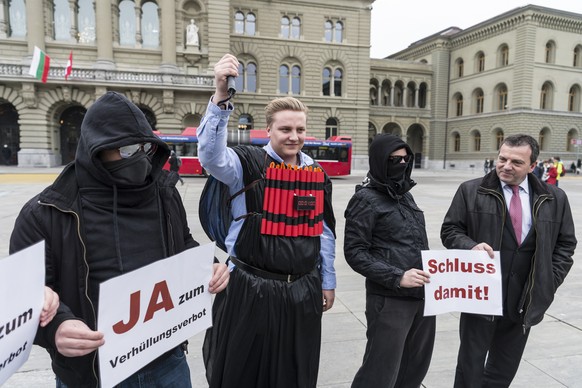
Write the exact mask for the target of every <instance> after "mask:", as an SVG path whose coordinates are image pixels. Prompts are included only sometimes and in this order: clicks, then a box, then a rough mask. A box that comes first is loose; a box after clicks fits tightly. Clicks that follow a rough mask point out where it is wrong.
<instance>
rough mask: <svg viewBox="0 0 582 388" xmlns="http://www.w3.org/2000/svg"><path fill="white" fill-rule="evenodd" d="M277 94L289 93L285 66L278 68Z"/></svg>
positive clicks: (287, 73) (287, 68)
mask: <svg viewBox="0 0 582 388" xmlns="http://www.w3.org/2000/svg"><path fill="white" fill-rule="evenodd" d="M279 93H282V94H288V93H289V67H288V66H287V65H281V66H279Z"/></svg>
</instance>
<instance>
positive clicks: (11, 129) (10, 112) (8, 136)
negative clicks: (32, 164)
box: [0, 103, 20, 165]
mask: <svg viewBox="0 0 582 388" xmlns="http://www.w3.org/2000/svg"><path fill="white" fill-rule="evenodd" d="M5 145H6V147H4V146H5ZM0 147H1V148H2V159H1V161H0V163H2V164H12V165H17V164H18V151H20V125H18V111H17V110H16V108H15V107H14V105H12V104H10V103H4V104H0ZM5 148H6V151H4V149H5Z"/></svg>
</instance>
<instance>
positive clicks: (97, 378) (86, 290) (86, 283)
mask: <svg viewBox="0 0 582 388" xmlns="http://www.w3.org/2000/svg"><path fill="white" fill-rule="evenodd" d="M38 204H39V205H42V206H50V207H53V208H55V209H57V210H58V211H60V212H61V213H66V214H72V215H73V216H75V219H76V220H77V237H79V242H80V243H81V246H82V247H83V262H84V263H85V269H86V274H85V298H87V300H88V301H89V305H90V306H91V312H92V313H93V326H94V327H97V314H96V313H95V306H94V305H93V301H91V298H89V295H88V294H87V292H88V290H89V263H88V262H87V247H86V246H85V242H84V241H83V237H82V236H81V219H80V217H79V214H77V213H76V212H75V211H73V210H64V209H61V208H59V207H58V206H57V205H54V204H52V203H46V202H41V201H40V200H39V201H38ZM96 361H97V350H96V351H95V352H94V354H93V362H91V368H92V370H93V377H95V380H96V381H97V385H96V387H99V376H97V371H96V370H95V362H96Z"/></svg>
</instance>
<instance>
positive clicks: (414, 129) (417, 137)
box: [406, 124, 424, 168]
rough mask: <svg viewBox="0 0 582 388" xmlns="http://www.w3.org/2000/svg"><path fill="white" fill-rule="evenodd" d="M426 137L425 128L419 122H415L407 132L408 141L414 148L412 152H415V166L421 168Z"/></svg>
mask: <svg viewBox="0 0 582 388" xmlns="http://www.w3.org/2000/svg"><path fill="white" fill-rule="evenodd" d="M423 138H424V130H423V129H422V126H421V125H419V124H413V125H411V126H410V127H409V128H408V131H407V134H406V143H408V145H409V146H410V148H411V149H412V153H413V154H414V167H415V168H420V167H422V156H423V155H422V148H423V146H424V144H423Z"/></svg>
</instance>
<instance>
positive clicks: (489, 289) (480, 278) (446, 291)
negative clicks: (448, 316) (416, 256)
mask: <svg viewBox="0 0 582 388" xmlns="http://www.w3.org/2000/svg"><path fill="white" fill-rule="evenodd" d="M493 256H494V257H493V258H491V257H489V253H488V251H487V249H485V247H483V250H470V251H467V250H448V251H422V264H423V267H424V269H425V271H426V272H429V273H430V274H431V275H432V276H431V282H430V283H429V284H427V285H425V288H424V292H425V305H424V315H425V316H427V315H436V314H442V313H446V312H451V311H460V312H466V313H475V314H489V315H502V311H503V309H502V299H501V264H500V260H499V252H494V255H493Z"/></svg>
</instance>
